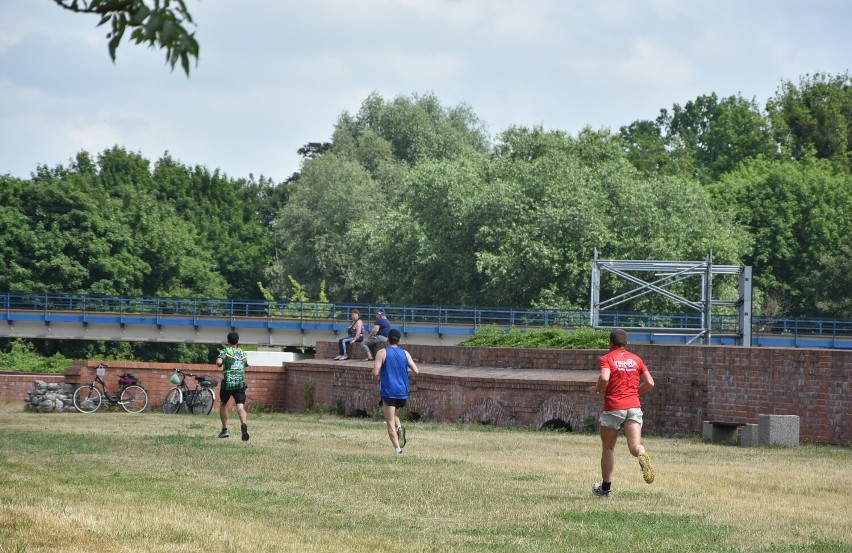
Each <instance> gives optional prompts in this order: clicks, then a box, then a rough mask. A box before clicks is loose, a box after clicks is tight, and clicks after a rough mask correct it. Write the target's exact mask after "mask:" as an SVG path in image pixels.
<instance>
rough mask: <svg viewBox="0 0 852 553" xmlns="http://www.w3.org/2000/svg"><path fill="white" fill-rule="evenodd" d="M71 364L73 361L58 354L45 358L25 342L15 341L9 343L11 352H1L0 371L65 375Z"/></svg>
mask: <svg viewBox="0 0 852 553" xmlns="http://www.w3.org/2000/svg"><path fill="white" fill-rule="evenodd" d="M71 363H72V361H71V359H67V358H65V357H64V356H62V355H60V354H58V353H57V354H54V355H52V356H51V357H43V356H41V355H39V354H38V353H36V351H35V347H34V346H33V345H32V344H31V343H29V342H27V341H25V340H13V341H11V342H10V343H9V351H0V371H16V372H25V373H63V372H65V369H67V368H68V367H70V366H71Z"/></svg>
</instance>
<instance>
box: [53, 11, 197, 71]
mask: <svg viewBox="0 0 852 553" xmlns="http://www.w3.org/2000/svg"><path fill="white" fill-rule="evenodd" d="M53 1H54V2H56V4H58V5H59V6H61V7H63V8H65V9H66V10H70V11H72V12H76V13H90V14H97V15H99V16H100V18H101V19H100V21H99V22H98V26H101V25H105V24H107V23H109V24H110V31H109V32H108V33H107V35H106V37H107V38H108V39H109V42H108V48H109V57H110V59H112V61H113V63H114V62H115V53H116V50H118V46H119V44H120V43H121V39H122V38H123V37H124V33H125V31H126V30H128V29H132V30H131V32H130V40H132V41H133V42H135V43H136V44H142V43H146V44H148V45H149V47H151V48H155V47H156V48H160V49H165V51H166V63H168V64H169V65H170V66H171V67H172V69H174V67H175V64H176V63H178V62H180V65H181V68H183V71H184V73H186V75H187V77H188V76H189V59H190V58H195V60H196V63H197V62H198V50H199V46H198V41H196V40H195V33H194V32H189V30H188V29H187V25H193V24H194V23H193V21H192V15H191V14H190V13H189V10H187V9H186V3H185V2H184V0H155V1H154V2H153V4H152V5H149V3H148V2H147V1H146V0H53ZM172 6H174V7H172Z"/></svg>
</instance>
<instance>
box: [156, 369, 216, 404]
mask: <svg viewBox="0 0 852 553" xmlns="http://www.w3.org/2000/svg"><path fill="white" fill-rule="evenodd" d="M187 377H189V378H194V379H195V380H196V384H195V389H192V388H190V387H189V385H188V384H187V383H186V379H187ZM170 380H171V383H172V384H176V386H175V387H174V388H172V389H171V390H169V393H168V394H166V399H165V401H163V413H166V414H173V413H177V412H179V411H180V410H181V408H182V407H184V406H185V407H186V410H187V412H189V413H198V414H201V415H209V414H210V412H211V411H212V410H213V404H214V403H215V402H216V393H215V392H213V388H214V387H215V386H216V384H217V381H216V380H215V379H213V378H210V377H209V376H203V375H201V376H199V375H197V374H192V373H188V372H183V371H182V370H180V369H175V374H173V375H172V377H171V379H170Z"/></svg>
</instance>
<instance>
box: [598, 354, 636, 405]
mask: <svg viewBox="0 0 852 553" xmlns="http://www.w3.org/2000/svg"><path fill="white" fill-rule="evenodd" d="M598 367H599V368H601V369H603V368H604V367H608V368H609V371H610V372H609V384H607V386H606V392H605V393H604V407H603V408H604V411H619V410H621V409H632V408H634V407H641V405H640V403H639V381H640V378H639V377H640V376H641V375H642V373H644V372H646V371H647V370H648V367H646V366H645V363H644V362H643V361H642V358H641V357H639V356H638V355H636V354H633V353H630V352H629V351H627V350H626V349H624V348H618V349H614V350H612V351H611V352H609V353H607V354H606V355H604V356H603V357H601V358H600V360H599V361H598Z"/></svg>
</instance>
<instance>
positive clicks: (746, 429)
mask: <svg viewBox="0 0 852 553" xmlns="http://www.w3.org/2000/svg"><path fill="white" fill-rule="evenodd" d="M756 445H757V425H756V424H746V425H745V426H743V430H742V432H741V433H740V446H742V447H754V446H756Z"/></svg>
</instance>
